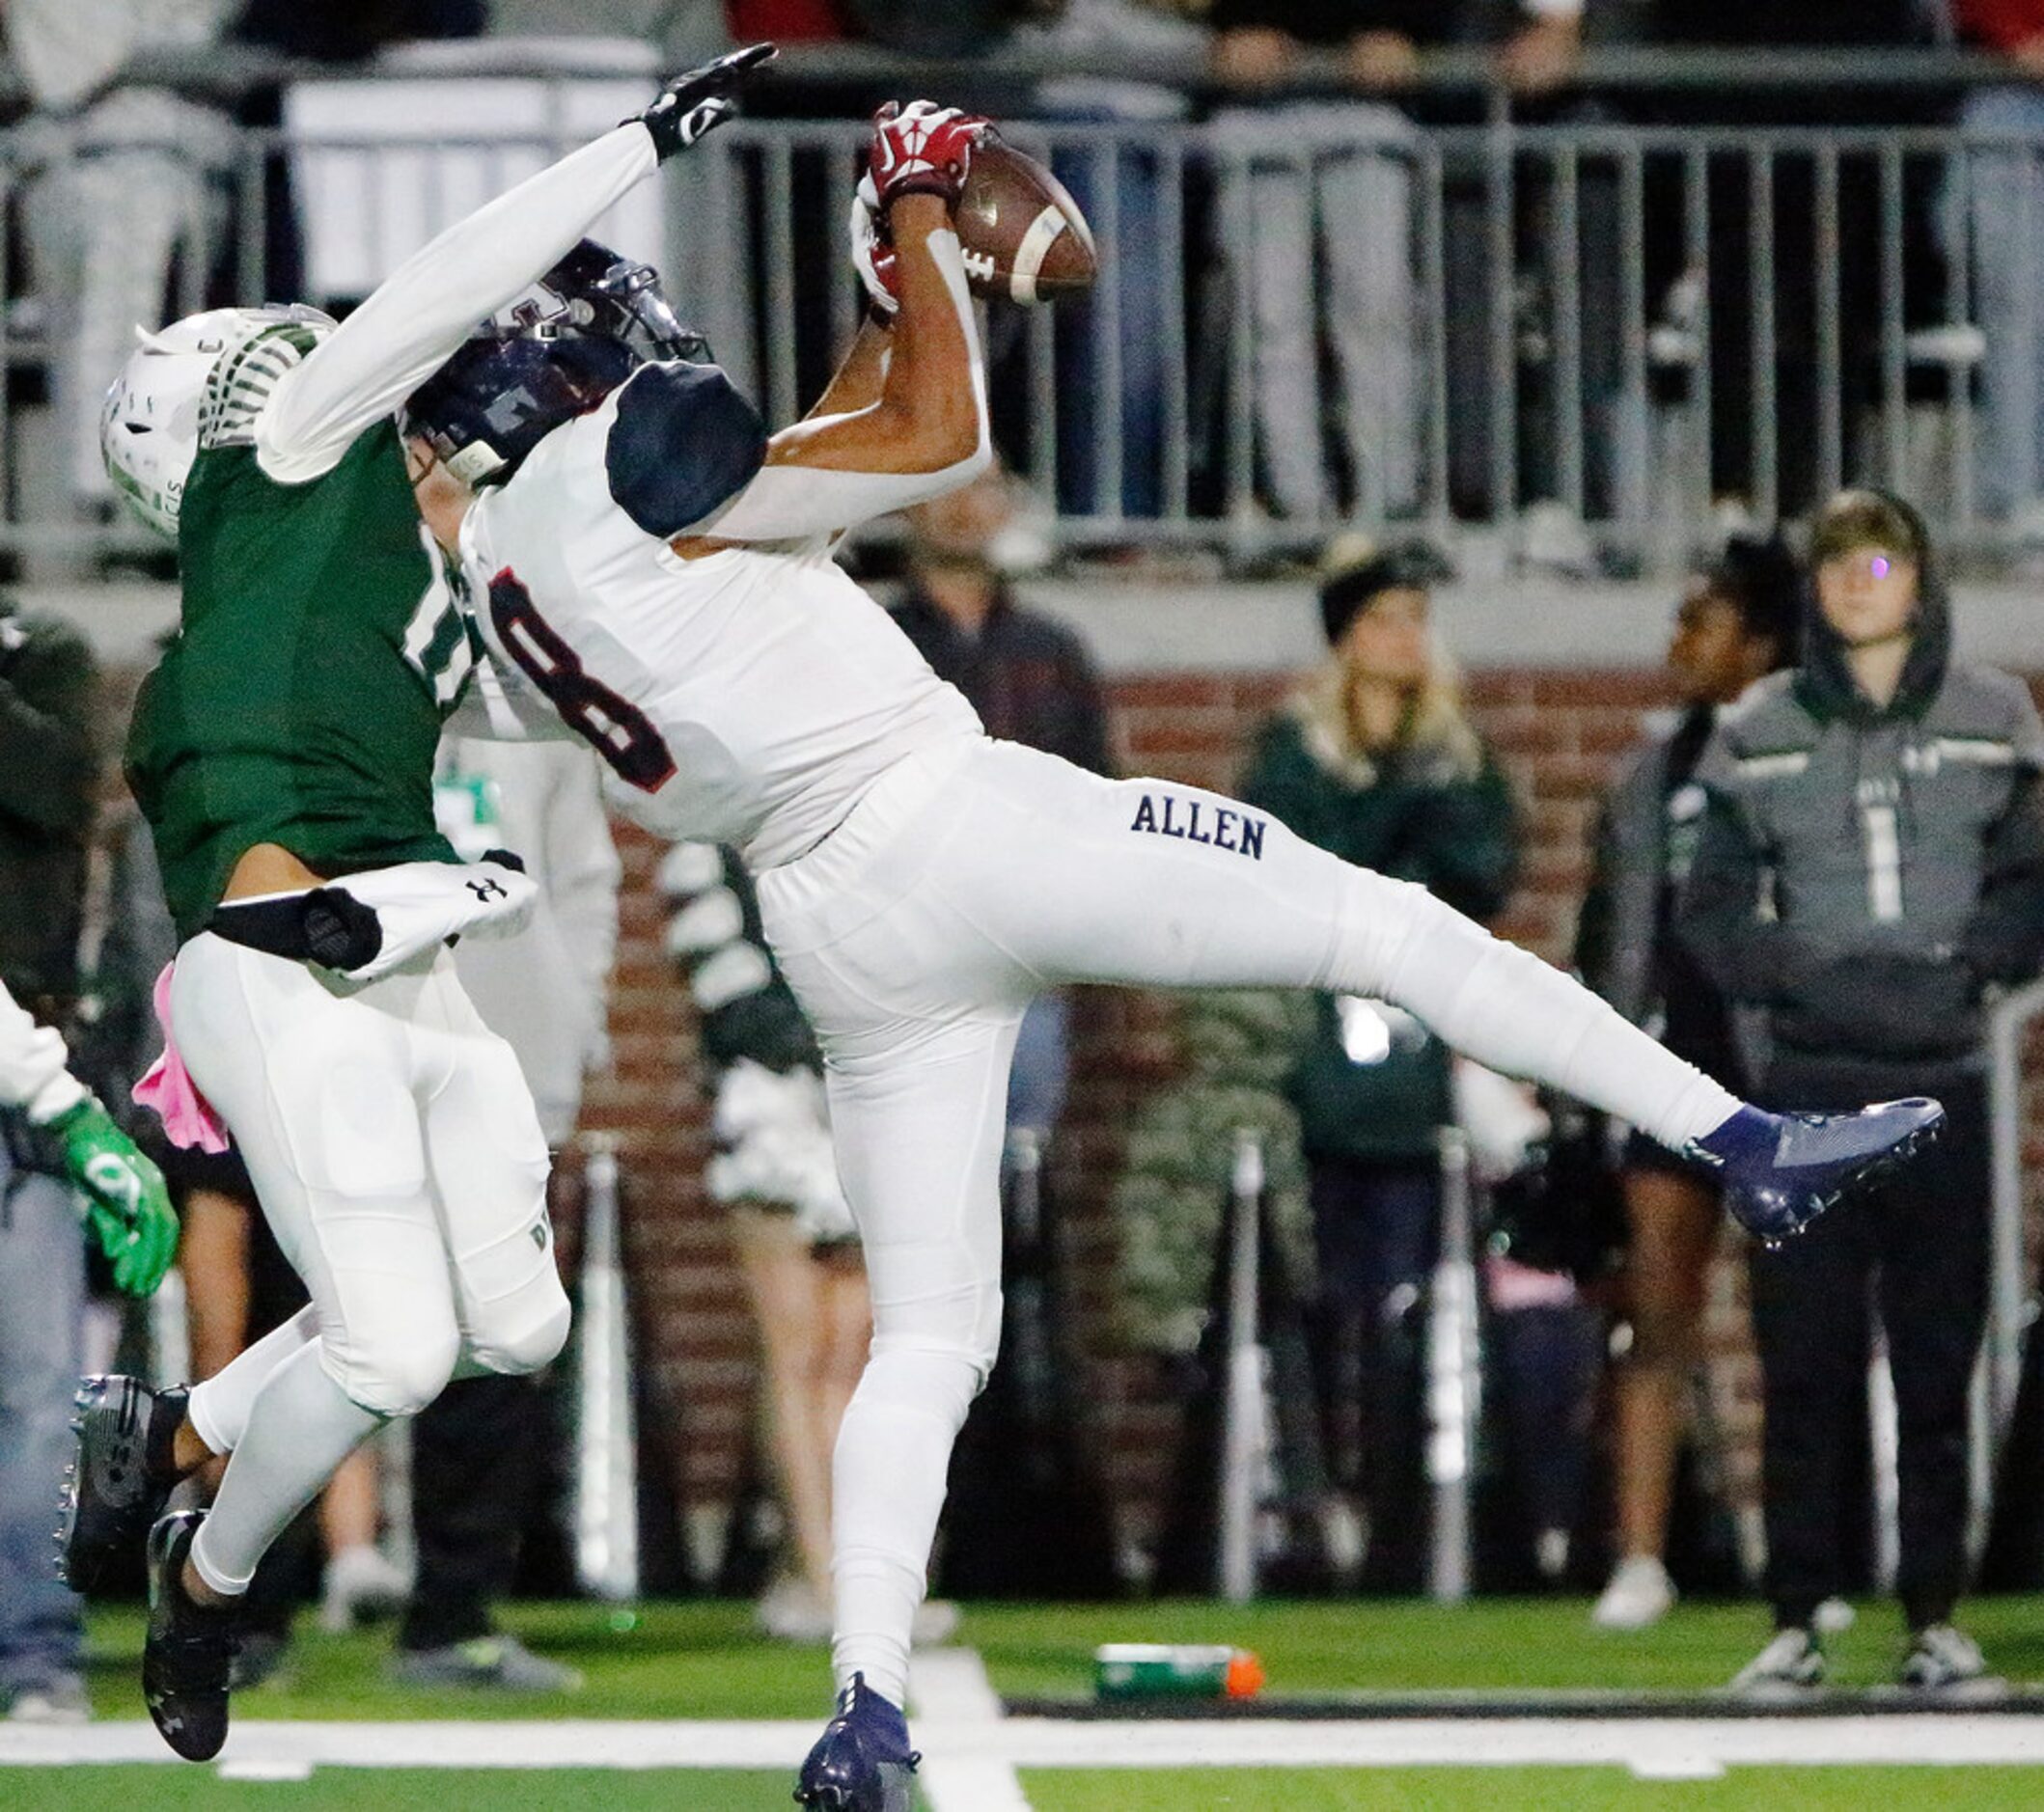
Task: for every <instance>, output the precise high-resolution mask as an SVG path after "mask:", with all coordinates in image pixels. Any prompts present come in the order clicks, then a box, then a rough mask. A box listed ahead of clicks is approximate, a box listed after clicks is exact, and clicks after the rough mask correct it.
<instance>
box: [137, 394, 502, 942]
mask: <svg viewBox="0 0 2044 1812" xmlns="http://www.w3.org/2000/svg"><path fill="white" fill-rule="evenodd" d="M178 541H179V551H180V557H181V561H182V565H183V608H182V618H181V622H180V629H179V633H178V635H177V638H176V639H175V640H174V641H173V642H172V644H171V645H170V647H169V649H168V651H167V652H166V653H165V654H164V656H163V659H162V660H161V661H160V662H159V663H158V664H157V667H156V669H155V671H154V672H153V673H151V674H150V676H149V678H148V679H147V680H146V681H145V682H144V684H143V688H142V692H141V696H140V698H139V700H137V703H136V707H135V716H134V722H133V725H132V727H131V728H130V729H129V732H128V740H127V755H126V766H127V778H128V783H129V785H130V786H131V787H132V788H133V789H134V794H135V798H136V800H137V801H138V802H139V803H140V805H141V807H142V810H143V813H144V815H145V816H146V817H147V818H148V819H149V824H150V829H151V831H152V834H153V835H154V837H155V843H156V856H157V860H158V863H159V864H160V865H161V867H162V870H163V888H164V893H165V895H166V897H167V899H168V901H169V904H170V909H171V915H172V917H173V918H174V919H175V920H177V925H178V933H179V936H180V938H187V937H190V936H192V935H193V934H194V933H195V932H198V931H200V930H202V929H204V927H205V925H206V921H207V919H208V918H209V917H210V916H211V915H212V911H213V909H214V907H215V906H217V905H218V904H219V901H220V895H221V893H222V892H224V891H225V889H226V887H227V882H228V877H229V876H230V875H231V874H232V873H233V871H234V866H235V863H236V862H237V861H238V860H239V859H240V858H241V856H242V855H243V854H244V853H245V852H246V851H247V850H248V849H250V848H251V847H253V846H254V845H255V844H258V843H276V844H279V845H281V846H282V847H283V848H285V849H288V850H290V852H291V854H292V855H294V856H296V857H297V858H298V859H299V860H300V861H302V862H303V863H305V864H306V865H308V866H309V867H311V868H313V869H315V870H317V871H318V872H319V873H321V874H344V873H351V872H355V871H359V870H361V869H364V868H379V867H384V866H387V865H390V864H392V863H400V862H420V861H436V862H453V861H455V860H456V856H455V852H454V850H453V848H452V847H451V846H450V845H449V843H448V842H447V839H446V838H445V837H442V836H441V835H440V833H439V832H438V831H437V830H436V829H435V828H434V823H433V756H434V751H435V750H436V748H437V746H438V744H439V740H440V727H441V723H442V721H443V720H444V719H445V717H446V716H447V714H448V713H449V712H450V711H452V710H453V708H454V706H455V702H456V700H457V699H458V698H459V696H460V692H461V688H462V686H463V684H464V683H465V682H466V680H467V677H468V673H469V669H470V668H471V666H472V665H473V663H474V659H475V649H474V644H473V642H472V640H471V636H472V631H471V629H470V627H469V623H468V618H467V616H466V614H465V613H464V612H463V611H462V609H461V608H460V605H459V602H458V600H457V598H456V593H455V591H454V590H453V589H452V586H451V581H450V571H451V568H450V565H449V563H448V562H447V561H446V560H445V558H444V557H443V556H442V554H441V552H440V550H439V548H438V547H437V546H436V545H435V544H434V542H433V541H432V539H431V537H430V536H429V535H428V533H427V530H426V525H425V524H424V523H423V522H422V521H421V520H420V517H419V510H418V508H417V506H416V505H415V504H414V502H413V501H412V492H411V486H410V483H409V482H408V480H406V477H405V471H404V453H403V449H402V447H401V444H400V442H399V438H398V432H397V428H396V426H394V425H393V424H391V423H388V422H385V423H382V424H379V425H378V426H374V427H372V428H369V429H367V430H365V431H364V432H363V433H362V434H361V435H359V436H358V437H357V438H356V439H355V441H354V443H353V444H352V445H351V446H350V447H349V448H348V450H347V452H346V453H345V455H344V456H343V458H342V460H341V462H340V464H339V465H337V466H335V467H334V469H333V470H332V471H330V472H328V473H326V474H324V475H323V476H322V477H320V478H318V479H314V480H310V481H309V482H306V483H303V484H280V483H277V482H276V481H275V480H271V479H269V478H268V477H266V476H265V475H264V474H263V472H262V469H261V468H260V467H259V466H258V464H257V462H256V453H255V450H254V448H253V447H250V446H246V445H240V446H222V447H216V448H212V449H210V450H207V451H203V452H201V453H200V454H199V456H198V458H197V459H196V460H195V461H194V463H193V466H192V471H191V476H190V478H189V479H188V480H186V483H185V488H184V499H183V504H182V507H181V510H180V519H179V535H178Z"/></svg>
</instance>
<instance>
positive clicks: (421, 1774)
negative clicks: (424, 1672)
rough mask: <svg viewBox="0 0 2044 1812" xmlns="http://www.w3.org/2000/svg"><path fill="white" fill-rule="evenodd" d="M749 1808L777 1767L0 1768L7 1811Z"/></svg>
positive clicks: (779, 1782) (776, 1789) (773, 1790)
mask: <svg viewBox="0 0 2044 1812" xmlns="http://www.w3.org/2000/svg"><path fill="white" fill-rule="evenodd" d="M513 1797H515V1801H516V1803H517V1804H518V1805H519V1806H521V1807H525V1808H530V1812H554V1808H556V1807H560V1808H567V1809H572V1812H580V1809H581V1808H583V1807H588V1808H590V1809H591V1812H596V1808H599V1807H600V1808H602V1812H613V1809H615V1812H641V1808H644V1809H645V1812H655V1808H657V1809H658V1812H752V1809H753V1808H754V1807H760V1808H761V1809H762V1812H763V1809H764V1808H766V1807H768V1806H772V1807H775V1808H785V1807H786V1806H787V1804H788V1803H789V1801H788V1783H787V1779H786V1778H785V1777H784V1776H782V1775H780V1774H761V1773H738V1772H735V1771H721V1770H714V1769H679V1768H675V1769H648V1770H646V1771H623V1770H619V1769H606V1770H604V1771H602V1772H600V1773H598V1772H596V1771H594V1770H574V1769H561V1770H554V1771H550V1770H543V1769H528V1770H522V1771H519V1772H518V1773H516V1774H507V1773H480V1772H478V1773H463V1772H461V1771H457V1770H453V1769H440V1768H389V1769H361V1768H322V1769H320V1770H318V1771H317V1772H316V1773H315V1774H314V1775H313V1776H312V1777H311V1778H310V1779H309V1780H300V1781H253V1780H223V1779H221V1777H220V1776H219V1774H218V1773H217V1772H215V1771H213V1770H212V1769H210V1768H22V1769H4V1770H0V1805H5V1806H6V1807H7V1808H8V1812H284V1809H285V1808H290V1807H303V1808H304V1809H305V1812H402V1809H403V1808H410V1807H428V1808H430V1812H505V1807H506V1805H507V1804H509V1803H511V1801H512V1799H513Z"/></svg>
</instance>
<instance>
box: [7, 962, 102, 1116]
mask: <svg viewBox="0 0 2044 1812" xmlns="http://www.w3.org/2000/svg"><path fill="white" fill-rule="evenodd" d="M66 1060H67V1054H66V1052H65V1049H64V1036H63V1034H62V1033H61V1032H58V1031H55V1030H52V1029H51V1028H49V1027H47V1026H39V1025H37V1024H36V1022H35V1021H34V1020H33V1019H31V1018H30V1017H29V1014H28V1009H27V1008H25V1007H24V1006H22V1005H21V1004H20V1003H19V1002H17V1001H15V999H14V996H13V995H11V994H10V993H8V991H7V990H6V989H5V988H4V987H0V1105H4V1106H7V1107H10V1108H23V1109H26V1110H27V1112H28V1117H29V1118H30V1119H31V1120H33V1121H35V1122H36V1123H37V1124H38V1125H41V1123H42V1122H43V1121H44V1120H49V1119H54V1118H55V1117H56V1116H57V1115H58V1114H60V1113H62V1112H64V1111H65V1110H66V1109H68V1108H73V1107H76V1106H77V1105H78V1103H79V1102H81V1101H83V1100H84V1099H85V1084H83V1083H81V1082H79V1081H78V1080H77V1079H76V1078H75V1077H73V1076H71V1075H70V1074H69V1072H68V1071H67V1070H66V1069H65V1067H64V1065H65V1062H66Z"/></svg>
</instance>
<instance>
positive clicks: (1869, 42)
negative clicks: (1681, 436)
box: [1644, 0, 1938, 520]
mask: <svg viewBox="0 0 2044 1812" xmlns="http://www.w3.org/2000/svg"><path fill="white" fill-rule="evenodd" d="M1644 10H1645V14H1646V33H1647V36H1648V37H1649V39H1650V40H1651V41H1655V42H1660V43H1668V44H1697V45H1715V46H1722V47H1732V48H1741V47H1751V48H1752V49H1753V50H1754V51H1755V52H1756V53H1764V52H1765V51H1767V50H1769V49H1775V48H1795V47H1809V48H1814V49H1825V48H1837V49H1845V50H1852V49H1860V50H1877V49H1881V48H1884V47H1898V46H1902V45H1908V44H1921V43H1923V42H1925V41H1927V40H1928V38H1929V31H1928V27H1927V19H1928V15H1929V13H1930V11H1931V9H1930V8H1929V7H1928V6H1926V5H1924V4H1923V0H1802V4H1799V5H1794V6H1783V5H1782V4H1780V3H1779V0H1645V7H1644ZM1650 113H1651V117H1652V121H1653V122H1654V123H1658V124H1678V125H1719V126H1726V125H1728V126H1741V127H1765V126H1768V125H1791V126H1795V125H1803V126H1813V125H1827V126H1848V127H1886V126H1897V125H1910V124H1931V123H1933V121H1934V120H1935V119H1936V118H1937V117H1938V113H1937V108H1936V103H1935V102H1933V101H1932V100H1930V99H1928V98H1926V97H1925V96H1923V95H1921V94H1920V92H1912V91H1910V90H1907V89H1887V90H1884V89H1877V88H1872V87H1867V86H1858V85H1852V84H1846V83H1839V84H1837V85H1835V86H1832V87H1828V88H1809V89H1786V88H1782V87H1778V86H1769V85H1760V84H1754V86H1752V87H1742V86H1727V87H1725V88H1719V89H1701V88H1699V89H1690V90H1682V91H1673V90H1669V91H1662V92H1659V93H1656V94H1655V95H1653V96H1652V97H1651V102H1650ZM1770 150H1771V153H1772V154H1771V158H1762V159H1760V160H1759V167H1761V168H1771V169H1772V172H1773V177H1772V181H1771V184H1770V186H1769V188H1768V190H1767V201H1768V206H1769V207H1770V209H1771V213H1772V220H1773V235H1772V240H1771V244H1770V251H1771V255H1772V264H1771V271H1772V285H1773V287H1772V290H1771V291H1770V290H1769V288H1767V286H1766V284H1765V283H1764V282H1762V283H1759V284H1756V283H1755V274H1756V273H1755V271H1754V238H1755V219H1754V206H1755V203H1754V195H1755V187H1754V175H1753V171H1754V159H1752V158H1750V157H1749V156H1748V155H1746V154H1745V153H1744V152H1743V151H1739V150H1738V149H1737V148H1735V147H1726V148H1725V149H1724V150H1723V151H1714V153H1713V154H1712V156H1711V157H1710V159H1709V165H1708V208H1709V213H1708V239H1709V243H1708V256H1707V259H1706V261H1705V263H1704V267H1703V268H1702V269H1696V268H1693V267H1692V268H1687V269H1685V268H1684V266H1685V262H1686V261H1687V259H1688V239H1687V234H1688V232H1689V229H1690V225H1691V223H1690V222H1689V221H1688V220H1686V219H1685V214H1686V211H1687V207H1686V202H1685V200H1684V199H1683V197H1682V192H1681V191H1682V185H1683V184H1684V183H1685V182H1686V180H1687V178H1686V177H1685V176H1684V175H1683V174H1682V173H1681V172H1680V171H1679V170H1678V169H1677V168H1676V167H1675V166H1674V165H1673V164H1672V163H1670V164H1667V165H1665V166H1664V167H1663V168H1662V169H1660V170H1659V171H1658V172H1650V173H1649V183H1650V186H1651V188H1652V191H1653V192H1652V193H1651V194H1650V196H1649V201H1648V209H1649V218H1648V223H1647V230H1648V236H1649V240H1650V247H1651V253H1650V261H1649V265H1650V268H1649V282H1650V285H1651V289H1650V293H1652V294H1660V293H1663V292H1665V291H1667V290H1668V289H1669V288H1670V286H1671V284H1672V283H1673V282H1674V281H1675V280H1676V279H1677V273H1680V275H1681V277H1683V278H1686V279H1687V280H1689V281H1688V285H1687V286H1686V287H1688V288H1690V289H1691V291H1692V293H1694V294H1696V295H1698V296H1699V297H1701V298H1703V299H1704V300H1705V301H1706V303H1707V320H1708V327H1709V345H1708V349H1707V356H1708V358H1709V361H1710V398H1711V422H1710V441H1711V454H1712V476H1713V494H1714V495H1715V496H1717V497H1719V498H1721V499H1722V500H1724V501H1725V502H1726V504H1728V505H1732V506H1735V507H1737V508H1743V509H1747V510H1750V512H1751V513H1752V514H1754V515H1755V516H1757V517H1758V518H1760V519H1762V520H1770V519H1773V518H1775V517H1777V516H1788V515H1794V514H1799V513H1801V512H1803V511H1806V510H1808V509H1810V508H1814V507H1815V506H1816V504H1817V503H1818V502H1819V500H1820V497H1821V488H1820V487H1821V485H1822V483H1823V482H1824V480H1823V477H1822V474H1821V473H1820V472H1819V469H1818V460H1819V454H1820V441H1821V438H1822V435H1821V431H1820V415H1821V409H1822V399H1823V398H1824V395H1825V393H1826V390H1827V389H1828V388H1833V387H1835V388H1836V391H1837V394H1838V396H1839V398H1840V399H1841V403H1840V409H1839V429H1840V433H1841V435H1842V438H1843V443H1844V445H1843V469H1844V471H1846V472H1852V471H1854V470H1856V469H1857V468H1859V467H1860V466H1861V465H1862V464H1863V463H1864V462H1863V461H1862V459H1861V458H1860V457H1859V443H1860V441H1861V439H1862V438H1863V430H1864V425H1865V423H1866V422H1867V420H1868V419H1870V417H1871V415H1872V411H1873V409H1874V407H1875V405H1876V404H1877V403H1878V401H1879V399H1880V392H1879V388H1878V385H1877V382H1876V373H1877V370H1878V360H1877V358H1876V356H1875V355H1876V351H1877V349H1878V347H1879V345H1880V343H1881V332H1882V321H1881V311H1882V306H1883V301H1884V296H1885V293H1886V288H1887V286H1886V284H1885V282H1884V280H1883V276H1882V270H1883V265H1882V259H1883V256H1884V255H1883V252H1882V241H1883V237H1884V235H1885V234H1887V233H1889V232H1890V230H1891V228H1890V223H1889V219H1888V216H1887V211H1886V206H1885V204H1884V202H1883V200H1882V195H1881V182H1882V178H1881V175H1880V167H1879V162H1878V159H1877V158H1876V157H1875V156H1873V155H1872V154H1871V153H1870V151H1866V150H1864V149H1863V150H1852V151H1847V152H1845V153H1844V154H1842V155H1841V157H1840V159H1839V164H1838V171H1837V174H1838V184H1837V213H1836V217H1835V233H1836V238H1837V271H1838V278H1837V295H1836V297H1835V301H1836V305H1837V324H1836V325H1837V335H1836V340H1835V342H1834V344H1835V346H1836V349H1837V350H1836V356H1835V358H1834V360H1833V362H1832V363H1831V364H1830V365H1829V366H1828V367H1827V365H1826V363H1825V360H1824V358H1823V357H1822V356H1820V354H1821V353H1822V352H1823V351H1824V349H1825V342H1824V335H1823V332H1822V330H1821V329H1820V326H1819V310H1820V308H1821V307H1822V306H1824V305H1825V302H1826V298H1823V297H1821V296H1820V294H1819V288H1818V281H1817V279H1818V272H1819V270H1820V268H1821V260H1820V258H1819V256H1818V244H1819V223H1818V196H1817V188H1818V182H1817V159H1816V156H1815V153H1814V152H1813V151H1811V150H1809V148H1808V147H1807V146H1793V145H1775V146H1773V147H1771V148H1770ZM1928 174H1930V172H1929V166H1928V165H1927V164H1926V163H1925V162H1924V161H1923V160H1920V159H1911V160H1909V161H1908V163H1907V165H1906V167H1905V170H1904V178H1905V180H1904V204H1905V206H1904V211H1903V218H1902V223H1901V232H1902V239H1903V243H1902V246H1901V248H1900V250H1901V252H1902V255H1903V275H1904V280H1905V283H1904V288H1905V294H1904V298H1903V306H1904V311H1905V315H1913V314H1914V313H1915V312H1916V309H1917V306H1918V305H1919V304H1920V302H1923V301H1927V286H1925V285H1924V284H1923V283H1922V282H1921V278H1922V277H1923V275H1924V274H1925V273H1924V270H1923V259H1922V254H1923V253H1924V252H1925V251H1926V250H1927V249H1928V247H1927V243H1926V238H1927V235H1926V233H1925V232H1924V229H1925V228H1926V227H1927V225H1928V218H1927V211H1926V208H1925V206H1924V205H1925V204H1926V203H1927V201H1928V199H1929V197H1928V194H1927V192H1926V187H1925V184H1924V182H1923V181H1922V179H1921V178H1924V177H1925V176H1927V175H1928ZM1759 236H1761V237H1762V238H1765V237H1766V235H1765V234H1764V233H1763V234H1761V235H1759ZM1698 286H1701V287H1700V288H1699V287H1698ZM1756 290H1757V294H1756ZM1763 305H1765V306H1766V309H1767V312H1766V314H1765V315H1764V316H1763V315H1761V314H1760V313H1759V312H1758V311H1759V309H1760V308H1761V307H1762V306H1763ZM1763 321H1764V323H1765V331H1766V332H1767V333H1768V334H1769V335H1770V337H1771V343H1772V348H1773V355H1774V357H1773V383H1774V402H1773V407H1772V408H1771V409H1768V410H1764V411H1763V410H1760V409H1759V408H1758V407H1757V406H1756V397H1755V383H1756V378H1755V363H1756V361H1755V352H1756V350H1757V349H1758V348H1759V347H1760V345H1761V341H1760V339H1759V335H1760V333H1761V332H1762V323H1763ZM1688 324H1689V325H1691V326H1694V325H1695V318H1694V316H1692V318H1691V319H1690V321H1689V323H1688ZM1898 325H1899V323H1898ZM1770 447H1772V460H1771V463H1772V466H1773V479H1772V482H1771V483H1770V481H1769V466H1770V453H1769V449H1770ZM1834 481H1835V480H1834Z"/></svg>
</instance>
